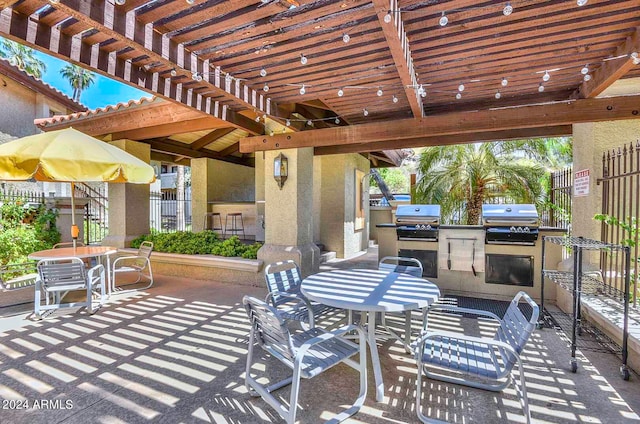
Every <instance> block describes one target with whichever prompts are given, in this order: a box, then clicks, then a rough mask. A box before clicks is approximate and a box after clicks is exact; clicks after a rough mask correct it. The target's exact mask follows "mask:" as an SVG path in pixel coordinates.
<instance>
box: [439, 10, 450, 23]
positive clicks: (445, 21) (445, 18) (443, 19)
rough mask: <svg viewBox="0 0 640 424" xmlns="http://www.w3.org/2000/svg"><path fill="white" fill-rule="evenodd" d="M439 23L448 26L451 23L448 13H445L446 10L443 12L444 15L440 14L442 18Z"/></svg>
mask: <svg viewBox="0 0 640 424" xmlns="http://www.w3.org/2000/svg"><path fill="white" fill-rule="evenodd" d="M438 23H439V24H440V26H447V24H448V23H449V18H447V15H445V14H444V12H442V16H440V20H439V21H438Z"/></svg>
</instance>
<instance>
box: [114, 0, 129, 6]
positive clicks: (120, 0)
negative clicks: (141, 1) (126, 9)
mask: <svg viewBox="0 0 640 424" xmlns="http://www.w3.org/2000/svg"><path fill="white" fill-rule="evenodd" d="M126 2H127V1H126V0H116V4H117V5H118V6H122V5H123V4H125V3H126Z"/></svg>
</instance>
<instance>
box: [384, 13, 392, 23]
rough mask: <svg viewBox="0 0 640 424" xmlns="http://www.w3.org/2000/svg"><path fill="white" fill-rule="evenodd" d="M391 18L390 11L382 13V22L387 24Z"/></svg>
mask: <svg viewBox="0 0 640 424" xmlns="http://www.w3.org/2000/svg"><path fill="white" fill-rule="evenodd" d="M391 19H392V18H391V11H388V12H387V14H386V15H384V22H385V23H387V24H388V23H389V22H391Z"/></svg>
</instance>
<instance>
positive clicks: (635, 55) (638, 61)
mask: <svg viewBox="0 0 640 424" xmlns="http://www.w3.org/2000/svg"><path fill="white" fill-rule="evenodd" d="M631 59H633V64H634V65H640V57H639V56H638V52H633V53H631Z"/></svg>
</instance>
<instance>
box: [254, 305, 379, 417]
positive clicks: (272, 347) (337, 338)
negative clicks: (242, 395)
mask: <svg viewBox="0 0 640 424" xmlns="http://www.w3.org/2000/svg"><path fill="white" fill-rule="evenodd" d="M243 303H244V305H245V308H246V311H247V315H248V316H249V320H250V321H251V334H250V336H249V351H248V353H247V365H246V373H245V385H246V387H247V390H248V391H249V393H250V394H251V395H252V396H261V397H262V398H263V399H264V400H265V401H266V402H267V403H268V404H269V405H271V407H273V408H274V409H275V410H276V411H277V412H278V414H280V416H281V417H282V418H283V419H284V420H285V421H286V422H287V423H290V424H292V423H294V422H295V420H296V411H297V406H298V394H299V392H300V379H301V378H304V379H310V378H313V377H315V376H317V375H319V374H321V373H323V372H324V371H326V370H328V369H329V368H332V367H333V366H335V365H337V364H339V363H345V364H346V365H348V366H350V367H351V368H353V369H355V370H357V371H358V373H359V377H360V392H359V394H358V397H357V399H356V400H355V402H354V403H353V404H352V405H351V406H350V407H348V408H347V409H345V410H343V411H342V412H341V413H339V414H338V415H337V416H336V417H334V418H333V419H332V420H331V421H330V422H341V421H343V420H345V419H347V418H348V417H350V416H351V415H353V414H355V413H356V412H358V410H359V409H360V407H361V406H362V405H363V404H364V400H365V397H366V394H367V348H366V346H367V344H366V339H365V334H364V331H363V330H362V328H360V327H358V326H355V325H349V326H345V327H342V328H340V329H337V330H334V331H331V332H328V331H325V330H322V329H320V328H312V329H310V330H308V331H305V332H302V333H297V334H295V335H292V334H291V333H290V332H289V328H288V326H287V325H286V323H285V319H284V317H283V316H282V314H281V312H280V311H279V310H278V309H276V308H274V307H273V306H271V305H269V304H267V303H266V302H263V301H262V300H260V299H256V298H254V297H250V296H245V297H244V299H243ZM351 331H355V332H356V333H357V336H358V342H359V344H355V343H353V342H351V341H349V340H347V339H345V338H344V337H342V336H343V335H344V334H346V333H348V332H351ZM256 343H257V344H258V345H259V346H260V347H261V348H263V349H264V350H266V351H267V352H269V353H270V354H271V355H272V356H273V357H275V358H276V359H278V360H279V361H281V362H282V363H283V364H285V365H286V366H287V367H289V368H290V369H291V370H292V373H293V375H292V376H290V377H287V378H285V379H284V380H282V381H279V382H276V383H273V384H271V385H269V386H263V385H261V384H260V383H258V381H257V380H256V379H255V378H254V377H252V375H251V366H252V364H253V355H254V345H255V344H256ZM356 354H359V355H358V356H359V359H358V361H357V362H356V361H355V360H353V359H352V357H353V356H355V355H356ZM289 384H292V386H291V394H290V399H289V407H288V408H287V407H286V405H284V404H283V403H281V402H279V401H278V400H277V399H276V398H275V397H274V396H273V395H272V394H271V393H272V392H274V391H275V390H278V389H280V388H282V387H285V386H288V385H289Z"/></svg>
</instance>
